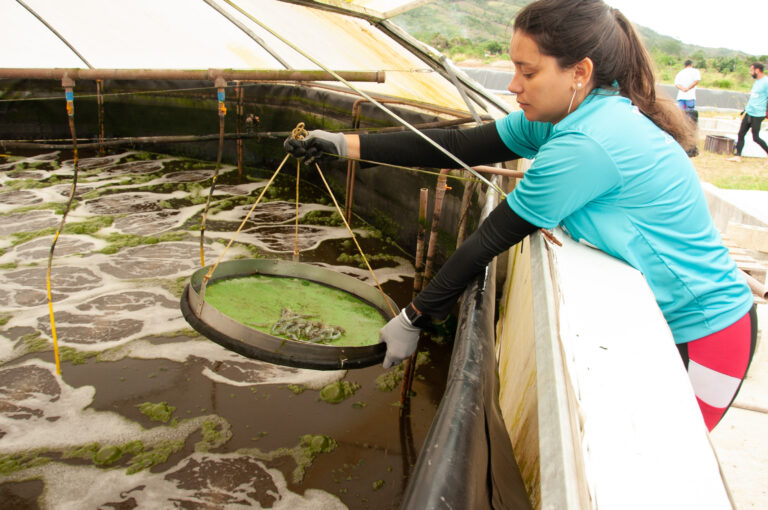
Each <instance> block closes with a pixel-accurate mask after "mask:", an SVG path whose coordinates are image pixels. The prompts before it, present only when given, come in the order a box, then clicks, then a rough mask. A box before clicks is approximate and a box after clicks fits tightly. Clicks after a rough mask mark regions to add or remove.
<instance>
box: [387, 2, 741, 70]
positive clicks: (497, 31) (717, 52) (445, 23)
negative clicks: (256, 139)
mask: <svg viewBox="0 0 768 510" xmlns="http://www.w3.org/2000/svg"><path fill="white" fill-rule="evenodd" d="M531 1H532V0H505V1H495V0H436V1H434V2H432V3H429V4H426V5H423V6H421V7H417V8H416V9H413V10H412V11H409V12H406V13H404V14H401V15H399V16H396V17H394V18H392V21H394V22H395V23H396V24H398V25H400V26H401V27H403V28H404V29H405V30H406V31H408V32H409V33H410V34H412V35H413V36H414V37H416V38H418V39H420V40H422V41H424V42H427V43H430V42H431V41H434V40H440V39H446V40H451V39H456V38H462V39H466V40H468V41H471V42H472V43H475V44H482V43H490V42H495V43H498V44H500V45H501V46H502V47H504V48H505V49H506V46H507V44H508V43H509V39H510V37H511V36H512V22H513V20H514V17H515V15H516V14H517V12H518V11H519V10H520V9H521V8H522V7H524V6H526V5H528V4H529V3H531ZM636 27H637V30H638V32H639V33H640V36H641V37H642V39H643V42H644V43H645V45H646V47H647V48H648V49H649V50H654V49H656V50H658V51H660V52H663V53H667V54H669V55H673V56H690V55H694V54H696V53H699V54H700V55H701V56H703V57H705V58H713V57H737V58H740V57H746V56H748V55H746V54H745V53H743V52H740V51H735V50H729V49H725V48H706V47H703V46H695V45H692V44H684V43H682V42H681V41H679V40H678V39H675V38H674V37H670V36H667V35H662V34H659V33H657V32H655V31H653V30H651V29H650V28H647V27H643V26H640V25H636ZM435 34H439V35H440V36H442V37H438V38H435ZM438 49H442V48H438ZM504 53H506V51H504Z"/></svg>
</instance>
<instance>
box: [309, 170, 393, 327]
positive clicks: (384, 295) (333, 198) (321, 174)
mask: <svg viewBox="0 0 768 510" xmlns="http://www.w3.org/2000/svg"><path fill="white" fill-rule="evenodd" d="M315 168H317V172H318V173H319V174H320V178H321V179H322V180H323V184H325V189H327V190H328V194H329V195H330V196H331V200H333V205H335V206H336V212H337V213H339V217H341V221H343V222H344V226H345V227H347V231H349V235H351V236H352V241H354V242H355V246H357V251H359V252H360V256H361V257H362V258H363V262H365V265H366V267H367V268H368V271H370V273H371V276H372V277H373V281H375V282H376V287H378V288H379V292H381V295H382V296H383V297H384V301H385V302H386V303H387V306H388V307H389V311H390V312H392V317H394V316H396V315H397V313H395V309H394V308H392V303H390V302H389V299H387V295H386V294H385V293H384V289H382V288H381V284H380V283H379V280H378V278H376V273H374V272H373V268H372V267H371V265H370V264H369V263H368V259H367V258H366V257H365V253H363V249H362V248H361V247H360V243H358V242H357V237H355V233H354V232H352V228H351V227H350V226H349V223H347V219H346V218H344V214H343V213H342V212H341V208H340V207H339V203H338V202H337V201H336V197H335V196H333V191H331V187H330V186H329V185H328V181H326V180H325V176H324V175H323V171H322V170H320V165H318V164H317V163H315Z"/></svg>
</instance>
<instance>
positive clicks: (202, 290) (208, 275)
mask: <svg viewBox="0 0 768 510" xmlns="http://www.w3.org/2000/svg"><path fill="white" fill-rule="evenodd" d="M289 156H290V154H286V155H285V157H284V158H283V161H281V162H280V166H278V167H277V170H275V173H273V174H272V177H270V178H269V182H267V185H266V186H264V189H263V190H261V193H260V194H259V197H258V198H257V199H256V202H254V204H253V206H252V207H251V210H250V211H248V214H246V215H245V218H243V221H242V223H240V226H239V227H237V231H236V232H235V235H233V236H232V239H230V240H229V243H227V246H225V247H224V250H223V251H222V252H221V254H220V255H219V258H218V259H217V260H216V263H215V264H214V265H213V266H211V268H210V269H209V270H208V273H206V275H205V276H203V282H202V284H201V287H200V309H201V310H202V307H203V304H204V303H205V299H204V298H205V287H206V285H208V280H210V278H211V276H213V272H214V271H216V268H217V267H219V263H221V260H222V259H223V258H224V254H226V253H227V250H229V247H230V246H232V243H233V242H235V238H236V237H237V234H239V233H240V231H241V230H243V227H244V226H245V223H246V222H247V221H248V218H250V217H251V214H252V213H253V211H254V209H256V206H257V205H259V202H261V199H262V198H263V197H264V194H265V193H266V192H267V189H269V187H270V186H271V185H272V182H273V181H274V180H275V177H277V174H279V173H280V170H282V168H283V165H285V162H286V161H288V157H289ZM198 313H199V312H198Z"/></svg>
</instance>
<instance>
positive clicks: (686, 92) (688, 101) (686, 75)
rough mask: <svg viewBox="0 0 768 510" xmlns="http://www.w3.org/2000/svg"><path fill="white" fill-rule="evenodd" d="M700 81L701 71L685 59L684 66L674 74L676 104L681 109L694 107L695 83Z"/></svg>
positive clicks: (685, 109)
mask: <svg viewBox="0 0 768 510" xmlns="http://www.w3.org/2000/svg"><path fill="white" fill-rule="evenodd" d="M700 81H701V73H700V72H699V70H698V69H696V68H695V67H693V62H692V61H691V60H686V61H685V68H684V69H683V70H682V71H680V72H679V73H677V76H675V87H677V104H678V105H679V106H680V108H681V109H682V110H683V111H688V110H693V109H694V108H696V85H698V84H699V82H700Z"/></svg>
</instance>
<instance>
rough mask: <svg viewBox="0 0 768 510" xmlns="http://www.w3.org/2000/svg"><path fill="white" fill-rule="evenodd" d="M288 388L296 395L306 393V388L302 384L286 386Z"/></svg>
mask: <svg viewBox="0 0 768 510" xmlns="http://www.w3.org/2000/svg"><path fill="white" fill-rule="evenodd" d="M286 388H288V389H289V390H291V391H292V392H293V393H294V394H295V395H301V394H302V393H304V390H306V388H305V387H304V386H302V385H301V384H289V385H287V386H286Z"/></svg>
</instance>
